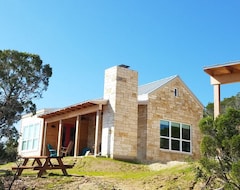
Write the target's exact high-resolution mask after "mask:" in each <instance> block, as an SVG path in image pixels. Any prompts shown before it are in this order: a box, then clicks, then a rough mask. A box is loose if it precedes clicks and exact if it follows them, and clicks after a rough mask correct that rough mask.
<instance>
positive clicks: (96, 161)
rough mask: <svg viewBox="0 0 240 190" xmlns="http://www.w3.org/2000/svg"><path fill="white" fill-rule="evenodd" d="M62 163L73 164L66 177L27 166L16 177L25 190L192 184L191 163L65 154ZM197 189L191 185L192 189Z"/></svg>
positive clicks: (0, 167) (180, 186) (8, 167)
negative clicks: (165, 163)
mask: <svg viewBox="0 0 240 190" xmlns="http://www.w3.org/2000/svg"><path fill="white" fill-rule="evenodd" d="M63 162H64V163H65V164H73V163H75V165H74V167H73V168H71V169H68V170H67V171H68V174H69V176H63V175H62V171H61V170H52V171H47V173H46V174H45V175H43V177H41V178H37V177H36V174H37V171H34V170H31V169H29V170H24V171H23V173H22V176H20V177H19V180H20V181H21V182H22V183H23V184H22V185H24V186H25V187H26V188H27V189H33V188H34V189H119V190H120V189H123V190H125V189H126V190H127V189H129V190H130V189H131V190H132V189H191V188H192V187H193V184H194V183H195V172H194V168H195V165H196V164H195V163H177V164H173V165H171V164H169V165H162V164H159V163H155V164H152V165H151V164H139V163H129V162H124V161H118V160H113V159H110V158H100V157H99V158H95V157H84V158H76V159H75V158H72V157H65V158H63ZM12 166H16V163H8V164H5V165H0V170H9V171H11V167H12ZM0 175H1V173H0ZM2 179H3V177H2ZM19 180H17V181H19ZM15 183H17V182H14V184H15ZM197 188H199V186H197V185H195V188H194V189H197Z"/></svg>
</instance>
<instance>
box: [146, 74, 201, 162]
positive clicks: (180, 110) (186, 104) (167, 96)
mask: <svg viewBox="0 0 240 190" xmlns="http://www.w3.org/2000/svg"><path fill="white" fill-rule="evenodd" d="M174 89H178V92H179V95H178V96H175V95H174ZM147 115H148V121H147V149H146V150H147V151H146V159H147V160H149V161H162V162H167V161H171V160H178V161H184V160H185V159H186V158H187V157H189V156H190V157H192V158H193V159H197V158H199V157H200V150H199V149H200V141H201V133H200V130H199V128H198V122H199V120H200V119H201V118H202V115H203V107H202V105H201V104H200V103H199V102H198V101H197V99H196V98H195V97H194V96H193V94H192V93H191V92H190V91H189V89H188V88H187V87H186V86H185V85H184V83H183V82H182V81H181V80H180V78H176V79H174V80H173V81H170V82H169V83H167V84H166V85H165V86H163V87H161V88H160V89H159V90H156V91H155V92H154V93H152V94H150V95H149V103H148V113H147ZM160 120H169V121H174V122H179V123H185V124H190V125H191V139H192V153H181V152H172V151H168V150H160Z"/></svg>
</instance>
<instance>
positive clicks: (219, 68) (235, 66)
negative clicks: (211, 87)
mask: <svg viewBox="0 0 240 190" xmlns="http://www.w3.org/2000/svg"><path fill="white" fill-rule="evenodd" d="M204 71H205V72H206V73H207V74H209V75H210V76H212V77H214V76H217V75H226V74H232V73H240V61H238V62H231V63H226V64H220V65H214V66H210V67H204Z"/></svg>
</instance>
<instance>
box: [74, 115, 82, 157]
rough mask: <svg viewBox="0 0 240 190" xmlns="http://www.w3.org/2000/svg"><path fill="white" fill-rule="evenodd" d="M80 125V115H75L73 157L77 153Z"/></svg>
mask: <svg viewBox="0 0 240 190" xmlns="http://www.w3.org/2000/svg"><path fill="white" fill-rule="evenodd" d="M80 127H81V115H79V116H77V119H76V133H75V145H74V157H77V156H78V153H79V141H80Z"/></svg>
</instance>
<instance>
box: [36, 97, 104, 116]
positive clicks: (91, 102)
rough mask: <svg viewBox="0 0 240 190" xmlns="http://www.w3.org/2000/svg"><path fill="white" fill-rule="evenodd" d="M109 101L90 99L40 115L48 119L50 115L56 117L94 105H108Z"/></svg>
mask: <svg viewBox="0 0 240 190" xmlns="http://www.w3.org/2000/svg"><path fill="white" fill-rule="evenodd" d="M107 103H108V100H104V99H97V100H89V101H85V102H81V103H78V104H74V105H71V106H67V107H65V108H61V109H58V110H56V111H53V112H50V113H46V114H42V115H40V116H38V117H40V118H44V119H47V118H50V117H55V116H59V115H63V114H67V113H70V112H74V111H78V110H81V109H86V108H90V107H93V106H96V105H99V106H101V105H106V104H107ZM99 109H100V108H99Z"/></svg>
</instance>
